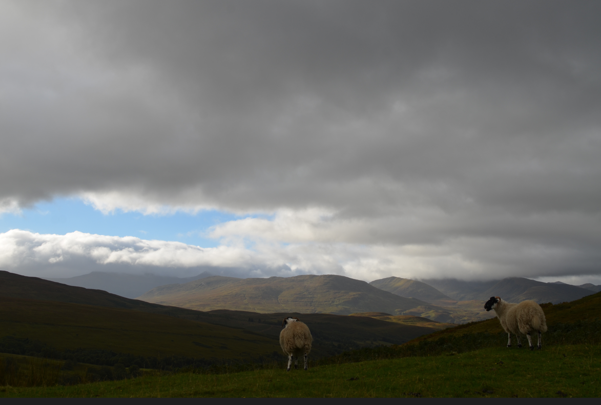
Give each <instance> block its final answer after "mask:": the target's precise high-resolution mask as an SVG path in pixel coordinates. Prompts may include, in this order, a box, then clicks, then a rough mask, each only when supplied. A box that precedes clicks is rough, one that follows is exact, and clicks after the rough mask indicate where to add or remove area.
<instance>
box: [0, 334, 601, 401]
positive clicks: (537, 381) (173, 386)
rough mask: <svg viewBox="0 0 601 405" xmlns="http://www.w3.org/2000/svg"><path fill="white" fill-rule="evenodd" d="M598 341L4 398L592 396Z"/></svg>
mask: <svg viewBox="0 0 601 405" xmlns="http://www.w3.org/2000/svg"><path fill="white" fill-rule="evenodd" d="M599 359H601V347H600V346H591V345H577V346H558V347H553V348H550V349H548V350H544V351H540V352H529V351H526V352H524V351H522V352H518V351H511V350H506V349H500V348H488V349H482V350H478V351H474V352H470V353H463V354H458V355H454V356H433V357H413V358H401V359H391V360H380V361H364V362H361V363H350V364H332V365H328V366H318V367H311V366H309V370H308V371H304V370H292V371H290V372H286V371H285V368H284V367H283V365H282V366H280V367H278V368H274V367H273V368H269V369H262V370H255V371H248V372H241V373H227V374H221V375H215V374H213V375H199V374H192V373H182V374H176V375H170V376H165V375H163V376H154V377H141V378H136V379H133V380H127V381H112V382H103V383H92V384H81V385H75V386H70V387H61V386H56V387H35V388H13V387H0V396H1V397H29V398H35V397H38V398H40V397H42V398H49V397H62V398H69V397H76V398H91V397H105V398H112V397H126V398H127V397H129V398H131V397H136V398H148V397H154V398H174V397H177V398H184V397H234V398H242V397H249V398H267V397H279V398H287V397H303V398H324V397H325V398H349V397H352V398H383V397H394V398H415V397H418V398H419V397H439V398H449V397H451V398H452V397H455V398H466V397H467V398H490V397H502V398H514V397H529V398H532V397H534V398H550V397H555V398H558V397H559V398H565V397H578V398H594V397H599V396H600V395H601V386H600V385H599V383H598V376H599V374H600V373H601V365H600V364H601V362H599Z"/></svg>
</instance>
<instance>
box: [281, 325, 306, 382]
mask: <svg viewBox="0 0 601 405" xmlns="http://www.w3.org/2000/svg"><path fill="white" fill-rule="evenodd" d="M282 326H283V327H284V329H282V331H281V332H280V346H282V350H283V351H284V354H287V355H288V368H287V369H286V371H290V365H291V364H292V358H293V357H295V359H294V368H296V367H297V365H298V358H299V356H301V354H302V355H304V358H305V370H306V369H307V361H308V358H309V352H310V351H311V344H312V343H313V336H311V332H310V331H309V328H308V327H307V325H305V324H304V323H303V322H301V321H299V320H298V318H293V317H288V318H284V321H283V322H282Z"/></svg>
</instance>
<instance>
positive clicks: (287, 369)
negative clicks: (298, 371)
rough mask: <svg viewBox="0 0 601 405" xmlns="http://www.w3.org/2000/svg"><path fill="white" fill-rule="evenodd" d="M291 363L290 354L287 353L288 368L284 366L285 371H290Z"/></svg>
mask: <svg viewBox="0 0 601 405" xmlns="http://www.w3.org/2000/svg"><path fill="white" fill-rule="evenodd" d="M291 365H292V355H291V354H289V355H288V368H286V371H290V366H291Z"/></svg>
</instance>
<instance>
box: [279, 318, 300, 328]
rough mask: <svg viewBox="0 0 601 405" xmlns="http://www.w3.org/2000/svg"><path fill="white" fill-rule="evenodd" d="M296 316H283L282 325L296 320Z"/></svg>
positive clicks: (284, 325)
mask: <svg viewBox="0 0 601 405" xmlns="http://www.w3.org/2000/svg"><path fill="white" fill-rule="evenodd" d="M297 321H298V318H294V317H291V316H289V317H288V318H284V321H283V322H282V327H283V328H285V327H286V325H288V324H289V323H290V322H297Z"/></svg>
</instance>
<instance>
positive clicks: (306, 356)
mask: <svg viewBox="0 0 601 405" xmlns="http://www.w3.org/2000/svg"><path fill="white" fill-rule="evenodd" d="M308 361H309V355H308V354H307V353H305V370H306V369H307V362H308Z"/></svg>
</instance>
